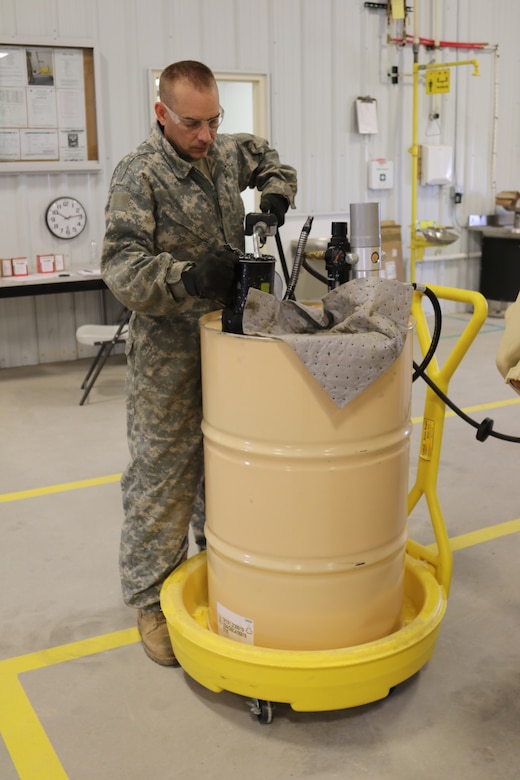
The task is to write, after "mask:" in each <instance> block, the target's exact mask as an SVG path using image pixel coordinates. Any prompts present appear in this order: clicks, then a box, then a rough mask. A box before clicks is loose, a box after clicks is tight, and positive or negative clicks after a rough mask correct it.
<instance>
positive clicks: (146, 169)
mask: <svg viewBox="0 0 520 780" xmlns="http://www.w3.org/2000/svg"><path fill="white" fill-rule="evenodd" d="M207 161H208V165H209V168H210V171H211V174H212V179H213V185H212V184H211V182H210V181H209V180H208V179H207V178H206V177H205V176H204V174H203V173H202V172H201V171H200V170H199V169H198V168H197V167H196V166H194V165H192V164H191V163H190V162H187V161H186V160H183V159H182V158H181V157H179V155H178V154H177V153H176V152H175V150H174V149H173V147H172V146H171V144H170V143H169V142H168V141H167V140H166V139H165V138H164V136H163V133H162V131H161V128H160V126H159V124H158V123H157V124H156V125H154V126H153V127H152V129H151V132H150V135H149V136H148V138H147V140H146V141H144V142H143V143H142V144H141V145H140V146H139V147H138V148H137V149H136V150H134V151H133V152H131V153H130V154H128V155H127V156H126V157H124V158H123V159H122V160H121V162H120V163H119V164H118V165H117V167H116V169H115V171H114V174H113V177H112V182H111V185H110V191H109V194H108V200H107V205H106V209H105V216H106V233H105V239H104V243H103V252H102V259H101V273H102V275H103V279H104V280H105V282H106V284H107V286H108V287H109V288H110V289H111V290H112V292H113V293H114V295H115V296H116V298H118V299H119V300H120V301H121V302H122V303H123V304H124V305H125V306H127V307H128V308H129V309H131V310H133V311H134V312H136V313H137V317H138V318H139V317H140V315H144V317H143V319H148V318H157V317H159V318H161V317H166V319H170V323H169V325H170V327H171V324H172V323H171V318H173V319H174V320H175V319H176V318H177V317H179V316H181V314H182V315H184V316H185V315H186V313H188V312H191V313H192V316H198V315H199V314H200V313H202V312H203V311H208V310H211V309H214V308H215V304H214V303H213V304H212V305H211V304H210V302H204V304H203V302H202V301H194V299H187V297H186V293H185V291H184V287H183V285H182V282H181V281H180V275H181V273H182V271H183V270H184V268H185V267H186V265H187V264H188V263H190V262H193V261H196V260H197V257H199V256H200V255H201V254H206V253H208V252H212V251H215V250H217V249H221V248H222V247H223V245H224V243H226V242H227V243H229V244H231V245H232V246H234V247H238V248H243V246H244V206H243V202H242V199H241V197H240V192H241V191H243V190H245V189H246V188H248V187H252V188H257V189H258V190H261V191H266V192H271V193H277V194H280V195H283V196H285V197H286V198H287V200H288V201H289V203H290V205H291V206H294V196H295V194H296V171H295V170H294V168H292V167H290V166H288V165H283V164H281V163H280V159H279V157H278V153H277V152H276V151H275V150H274V149H271V148H270V147H269V145H268V144H267V141H265V140H263V139H262V138H258V137H256V136H253V135H249V134H237V135H225V134H218V135H217V136H216V139H215V142H214V144H213V145H212V147H211V149H210V151H209V153H208V157H207ZM201 304H203V305H202V306H201ZM208 306H209V308H208ZM135 318H136V315H135V314H134V317H133V318H132V320H133V322H132V325H134V326H135V322H134V320H135ZM157 325H158V323H157V322H155V324H154V326H155V328H156V327H157Z"/></svg>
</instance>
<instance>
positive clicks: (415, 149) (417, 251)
mask: <svg viewBox="0 0 520 780" xmlns="http://www.w3.org/2000/svg"><path fill="white" fill-rule="evenodd" d="M418 49H419V46H418V44H414V63H413V74H412V75H413V92H412V95H413V98H412V100H413V108H412V113H413V117H412V146H411V148H410V149H409V151H410V153H411V155H412V215H411V227H410V281H412V282H415V270H416V265H417V260H418V259H422V257H423V253H424V247H425V246H428V242H427V241H425V240H424V239H423V238H422V236H420V237H418V235H417V181H418V167H419V165H418V159H419V144H418V133H419V128H418V124H419V122H418V108H419V71H420V70H435V69H438V68H454V67H457V66H459V65H473V76H479V75H480V70H479V61H478V60H475V59H472V60H460V61H459V62H434V63H431V64H429V65H419V62H418V61H417V58H418V56H419V55H418Z"/></svg>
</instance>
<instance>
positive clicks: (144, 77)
mask: <svg viewBox="0 0 520 780" xmlns="http://www.w3.org/2000/svg"><path fill="white" fill-rule="evenodd" d="M408 5H413V3H412V0H410V2H409V3H408ZM415 8H416V14H415V18H416V19H417V20H418V22H417V28H418V29H417V33H418V35H420V36H421V37H423V38H434V39H437V40H441V41H458V42H463V43H468V42H472V43H475V42H486V43H488V44H489V47H488V48H487V49H486V50H483V51H480V52H476V51H474V50H466V49H463V48H453V47H452V48H442V49H439V50H437V51H436V52H433V51H427V50H426V48H425V47H424V46H421V47H420V54H419V61H420V63H423V64H425V63H428V62H431V61H433V59H434V58H435V59H436V60H437V61H439V62H453V61H458V60H465V59H468V58H474V57H476V58H478V60H479V64H480V74H481V75H480V76H479V77H474V76H472V68H471V67H468V66H461V67H456V68H452V69H451V89H450V92H449V94H447V95H442V96H438V97H437V98H432V97H428V96H426V94H425V91H424V85H423V84H422V83H421V86H420V89H419V100H418V115H417V117H418V135H419V143H444V144H449V145H452V146H453V148H454V152H455V170H456V182H457V185H458V186H459V188H460V189H461V190H462V192H463V201H462V203H461V205H460V206H456V207H455V206H454V205H453V203H452V201H451V199H450V197H449V188H445V187H443V188H441V187H419V188H418V202H417V216H418V219H434V220H436V221H438V222H439V223H440V224H453V225H456V226H458V227H460V232H461V238H460V240H459V241H458V242H457V243H456V244H452V245H450V246H449V247H447V248H444V249H442V250H441V251H440V252H439V250H432V249H431V248H429V249H427V250H426V258H427V259H426V261H425V262H424V263H423V264H422V265H421V266H420V267H419V268H418V272H417V278H424V279H425V280H426V281H430V282H438V283H440V284H447V285H453V286H467V287H475V286H476V285H477V284H478V257H477V258H476V259H475V257H474V255H475V253H477V255H478V249H479V247H478V242H477V244H475V242H474V240H473V239H471V240H470V239H469V238H468V235H467V231H466V230H465V228H464V226H465V225H466V223H467V217H468V214H470V213H489V212H493V211H494V196H495V194H496V192H498V191H500V190H511V189H520V133H519V132H518V128H519V127H520V100H519V94H520V92H519V88H518V74H519V72H520V68H519V59H520V53H519V52H520V47H519V46H518V29H519V27H520V4H518V3H517V2H516V0H495V2H493V3H490V2H489V1H488V0H437V1H436V0H420V2H419V3H415ZM406 32H408V33H410V34H413V33H414V14H411V15H410V22H409V24H408V26H407V28H406ZM401 34H402V27H401V24H400V23H395V24H394V23H390V24H388V22H387V16H386V13H385V12H384V11H376V10H371V9H367V8H365V7H364V3H363V2H361V0H218V2H216V0H2V3H1V5H0V42H2V43H9V42H10V41H16V42H18V41H19V39H22V40H23V38H24V36H25V37H27V38H29V37H30V38H31V40H33V39H34V38H37V37H43V38H45V39H47V40H48V39H51V40H52V41H56V43H57V44H58V43H59V42H63V43H65V44H71V43H72V44H73V43H74V41H75V40H82V41H83V40H85V39H89V40H91V41H92V42H93V44H94V46H95V47H96V48H97V51H98V54H99V64H100V73H99V74H98V76H99V94H98V99H99V108H100V134H101V140H102V147H103V153H104V156H103V160H102V163H103V165H102V170H101V172H98V173H92V172H88V173H55V174H25V173H24V174H9V175H5V174H0V256H13V255H27V256H28V257H29V258H30V259H31V258H34V257H35V255H36V254H37V253H41V252H58V251H62V250H63V245H62V242H58V240H53V239H52V238H51V237H50V235H49V234H48V232H47V230H46V228H45V225H44V221H43V215H44V213H45V208H46V206H47V204H48V202H49V201H50V200H51V199H52V198H53V197H54V196H56V195H60V194H63V193H68V194H71V195H74V196H76V197H78V198H79V199H80V200H81V201H82V202H83V203H84V204H85V206H86V207H87V209H88V215H89V222H88V228H87V229H86V230H85V231H84V233H83V234H82V235H81V236H80V237H78V238H77V239H74V240H73V241H72V242H70V246H68V247H67V250H68V252H69V262H70V264H71V266H72V267H76V268H78V267H83V266H84V265H85V264H86V263H87V262H90V243H91V241H95V242H96V245H97V247H100V244H101V241H102V236H103V224H104V223H103V208H104V202H105V197H106V192H107V188H108V183H109V180H110V176H111V173H112V170H113V168H114V166H115V164H116V163H117V161H118V160H119V159H120V158H121V157H122V156H123V155H124V154H125V153H126V152H127V151H129V150H130V149H131V148H133V147H134V146H136V145H137V144H138V143H139V142H140V141H141V140H142V139H143V138H144V137H145V136H146V134H147V132H148V129H149V123H150V111H149V100H150V97H149V83H148V81H149V69H151V68H162V67H164V66H165V65H167V64H168V63H170V62H172V61H174V60H177V59H184V58H194V59H201V60H203V61H204V62H206V63H207V64H208V65H210V67H212V68H213V69H214V70H215V71H222V72H226V71H246V72H254V73H267V74H269V76H270V82H269V83H270V118H271V128H270V134H269V135H270V141H271V142H272V144H273V145H274V146H275V147H276V148H277V149H278V150H279V152H280V155H281V157H282V159H283V160H285V161H287V162H289V163H291V164H292V165H294V166H295V167H296V168H297V169H298V173H299V193H298V197H297V210H296V212H292V213H291V215H290V217H289V218H288V220H287V225H286V226H285V227H284V228H282V233H283V236H282V237H283V241H284V246H285V247H286V251H287V252H288V251H289V250H288V247H289V244H290V241H291V240H293V239H294V238H297V237H298V235H299V232H300V229H301V227H302V225H303V221H304V219H305V217H306V216H307V215H308V214H312V215H314V216H315V226H316V227H315V228H313V235H316V236H318V232H319V233H320V235H321V234H323V231H325V235H326V234H327V231H326V227H327V224H328V222H329V221H330V220H331V219H338V218H346V219H348V211H349V205H350V203H352V202H356V203H357V202H362V201H366V200H379V201H380V203H381V216H382V218H383V219H395V220H396V221H398V222H399V223H400V224H401V225H402V226H403V240H404V243H405V254H406V256H407V257H408V256H409V250H408V248H407V244H408V241H409V238H410V233H409V225H410V219H411V155H410V153H409V149H410V146H411V142H412V119H413V111H412V79H411V73H412V64H413V60H412V49H411V46H410V45H405V46H397V45H395V44H393V43H389V42H388V41H387V37H388V36H389V35H390V36H394V37H399V36H401ZM393 65H396V66H398V67H399V72H400V73H401V74H402V77H401V78H400V80H399V83H398V84H396V85H392V84H391V83H390V79H389V77H388V75H387V74H388V73H389V71H390V69H391V67H392V66H393ZM360 95H370V96H372V97H374V98H376V99H377V108H378V122H379V132H378V133H377V135H369V136H366V135H363V136H362V135H359V134H358V133H357V126H356V121H355V113H354V101H355V99H356V97H357V96H360ZM433 113H438V114H439V119H438V120H435V121H432V120H430V119H429V116H430V115H431V114H433ZM495 133H496V134H495ZM375 157H386V158H388V159H390V160H392V161H393V162H394V171H395V183H394V187H393V189H392V190H383V191H373V190H368V189H367V186H366V175H367V174H366V167H367V162H368V160H369V159H372V158H375ZM0 170H1V165H0ZM322 226H323V230H322V229H321V227H322ZM315 231H316V232H315ZM452 255H453V256H454V258H455V259H447V258H449V257H450V256H452ZM468 256H469V259H468ZM429 257H432V260H429V259H428V258H429ZM85 295H87V296H88V295H89V294H82V295H81V296H78V295H77V294H76V295H71V296H68V295H61V296H53V297H52V300H47V301H45V300H41V301H39V302H37V301H36V299H32V298H29V299H24V298H19V299H16V300H12V301H0V366H8V365H19V364H30V363H36V362H40V361H47V360H56V359H68V358H70V357H75V355H76V346H75V344H74V340H73V339H72V340H71V339H70V333H73V332H74V330H75V327H76V325H77V324H80V322H81V321H84V319H85V318H90V319H92V317H93V316H100V313H99V305H98V300H97V298H96V296H95V294H90V297H88V298H86V299H85V298H84V296H85ZM57 308H58V309H59V311H60V312H61V315H60V322H59V327H58V326H56V327H55V328H54V330H53V334H54V331H55V335H53V338H50V336H49V334H48V333H47V338H46V339H43V341H45V342H46V343H47V344H51V347H50V348H47V349H46V350H45V352H44V353H42V351H41V349H40V348H39V346H38V343H37V339H35V333H36V331H37V329H39V330H40V331H42V330H45V329H46V321H47V320H48V319H49V318H51V315H52V316H54V318H56V314H55V311H56V309H57ZM62 333H66V334H67V336H66V337H64V340H63V339H61V337H60V334H62ZM52 345H54V346H52Z"/></svg>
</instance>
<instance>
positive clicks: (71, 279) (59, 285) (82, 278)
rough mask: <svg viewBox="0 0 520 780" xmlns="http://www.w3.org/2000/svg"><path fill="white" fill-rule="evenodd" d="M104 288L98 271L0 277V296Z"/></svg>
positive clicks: (15, 296)
mask: <svg viewBox="0 0 520 780" xmlns="http://www.w3.org/2000/svg"><path fill="white" fill-rule="evenodd" d="M106 289H107V286H106V284H105V282H104V281H103V279H102V278H101V274H100V273H99V271H81V272H80V271H62V272H60V273H52V274H30V275H29V276H7V277H3V278H1V279H0V298H20V297H22V296H26V295H54V294H56V293H70V292H88V291H89V290H106Z"/></svg>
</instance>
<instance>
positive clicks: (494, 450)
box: [0, 314, 520, 780]
mask: <svg viewBox="0 0 520 780" xmlns="http://www.w3.org/2000/svg"><path fill="white" fill-rule="evenodd" d="M467 319H468V318H467V316H466V315H464V314H460V315H459V314H456V315H446V316H445V317H444V327H443V333H442V339H441V343H440V346H439V350H438V353H437V354H438V356H439V360H440V362H441V363H442V362H443V360H444V357H445V356H446V354H448V353H449V352H450V351H451V349H452V348H453V346H454V344H455V343H456V341H457V337H458V336H459V335H460V333H461V332H462V330H463V328H464V326H465V324H466V322H467ZM502 330H503V320H500V319H488V320H487V322H486V323H485V325H484V326H483V327H482V329H481V331H480V333H479V335H478V336H477V338H476V340H475V342H474V344H473V345H472V347H471V349H470V351H469V353H468V355H467V357H466V358H465V359H464V361H463V363H462V365H461V366H460V368H459V369H458V371H457V372H456V374H455V377H454V378H453V380H452V382H451V384H450V392H449V394H450V397H452V399H453V400H454V401H455V402H456V403H457V404H458V405H459V406H461V407H463V408H464V409H465V410H466V411H468V413H471V414H472V415H473V416H474V417H475V418H476V419H478V420H481V419H482V418H483V417H487V416H490V417H492V418H493V419H494V420H495V429H496V430H498V431H502V432H506V433H510V434H514V435H520V408H519V406H518V403H519V402H520V397H519V396H517V395H515V394H514V393H512V391H510V390H509V389H508V388H507V387H506V386H505V385H504V383H503V382H502V379H501V377H500V375H499V374H498V372H497V370H496V368H495V353H496V349H497V346H498V342H499V339H500V336H501V333H502ZM87 366H88V362H87V361H78V362H76V363H60V364H50V365H41V366H34V367H33V366H31V367H22V368H16V369H4V370H3V371H1V372H0V398H1V404H0V430H1V431H2V447H1V454H0V459H1V460H0V474H1V477H0V485H1V487H0V502H1V506H2V511H1V520H0V533H1V544H0V549H1V556H2V562H1V567H0V592H1V594H2V596H1V602H0V617H1V627H2V630H1V634H0V681H1V682H0V691H1V698H0V710H1V715H0V729H1V733H2V740H0V777H1V778H2V780H15V778H18V777H19V778H22V780H36V779H38V780H60V779H61V778H70V780H93V778H95V779H96V780H137V779H138V778H139V779H140V778H157V780H159V778H160V779H161V780H170V778H183V780H184V779H186V780H192V779H193V780H199V778H214V780H234V778H248V780H264V778H266V777H271V778H276V779H277V780H278V779H279V780H285V779H286V778H296V779H303V778H319V780H329V779H331V778H355V779H356V780H357V778H377V779H378V780H386V779H390V778H392V779H394V778H395V779H396V780H412V778H413V780H415V778H421V779H422V780H430V779H431V780H434V779H435V780H437V779H438V778H440V777H442V778H445V779H446V780H461V779H462V780H464V779H465V778H468V779H469V778H471V780H495V779H496V780H507V779H508V778H511V780H513V778H514V779H515V780H516V778H518V777H519V765H520V740H519V735H518V728H519V723H520V654H519V648H520V566H519V561H520V534H519V532H520V510H519V506H520V498H519V496H520V487H519V477H518V473H519V472H518V462H519V452H520V450H519V449H518V446H517V445H515V444H513V443H508V442H502V441H498V440H497V439H489V440H487V441H486V442H485V443H479V442H477V441H476V439H475V430H474V429H473V428H471V427H470V426H468V425H467V424H466V423H464V422H462V421H461V420H460V419H459V418H457V417H454V416H449V417H448V418H447V420H446V423H445V432H444V440H443V453H442V459H441V470H440V475H439V480H438V492H439V497H440V502H441V506H442V510H443V514H444V518H445V521H446V525H447V527H448V531H449V536H450V539H451V540H452V547H453V549H454V553H453V556H454V568H453V579H452V588H451V594H450V597H449V599H448V604H447V612H446V615H445V617H444V619H443V621H442V625H441V630H440V635H439V639H438V641H437V644H436V646H435V651H434V654H433V657H432V659H431V660H430V661H429V662H428V663H427V664H425V665H424V667H423V668H421V670H420V671H419V673H418V674H417V675H415V676H414V677H413V678H411V679H410V680H408V681H406V682H404V683H402V684H401V685H400V686H398V687H397V689H396V690H395V691H394V692H393V694H392V695H391V696H389V697H388V698H386V699H384V700H382V701H380V702H377V703H374V704H363V705H362V706H359V707H355V708H351V709H347V710H340V711H332V712H314V713H313V712H311V713H300V712H295V711H293V710H291V709H290V707H289V706H288V705H284V704H279V705H277V707H276V710H275V718H274V720H273V722H272V723H271V724H270V725H261V724H259V723H258V722H257V720H256V719H255V718H254V717H253V716H252V715H251V714H250V712H249V708H248V706H247V702H246V700H245V698H242V697H240V696H238V695H235V694H231V693H226V692H224V693H220V694H214V693H212V692H211V691H209V690H207V689H206V688H203V687H202V686H200V685H199V684H198V683H196V682H195V681H193V680H192V679H191V678H189V677H188V676H187V675H186V673H185V672H184V671H183V670H182V669H179V668H177V669H172V668H163V667H160V666H157V665H156V664H154V663H152V662H151V661H150V660H148V658H147V657H146V656H145V654H144V653H143V651H142V648H141V646H140V644H139V643H138V641H137V640H138V637H137V633H136V629H135V615H134V613H133V611H131V610H129V609H128V608H126V607H125V606H124V605H123V603H122V600H121V596H120V590H119V580H118V570H117V558H118V539H119V530H120V523H121V517H122V510H121V505H120V492H119V484H118V479H119V474H120V472H121V470H122V469H123V467H124V465H125V463H126V460H127V447H126V440H125V419H124V403H123V376H124V359H123V358H121V357H120V356H116V357H113V358H111V360H110V361H109V364H108V365H107V366H106V367H105V369H104V370H103V373H102V374H101V376H100V378H99V379H98V382H97V385H96V386H95V388H94V390H93V391H92V394H91V397H90V399H89V401H88V402H87V404H86V405H85V406H83V407H80V406H79V405H78V402H79V398H80V389H79V386H80V383H81V380H82V378H83V374H84V373H85V371H86V369H87ZM412 399H413V410H412V411H413V419H414V423H416V424H414V432H413V436H412V458H411V463H412V465H411V474H410V481H412V480H413V478H414V471H415V463H416V460H417V453H418V442H419V437H420V432H421V416H422V410H423V403H424V383H423V382H422V381H418V382H416V383H415V384H414V388H413V394H412ZM410 536H411V537H412V538H414V539H417V540H418V541H422V542H423V543H425V544H426V543H429V541H431V540H432V533H431V524H430V520H429V515H428V512H427V509H426V508H425V506H424V504H423V505H419V506H418V507H417V509H416V510H415V511H414V512H413V513H412V516H411V518H410Z"/></svg>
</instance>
